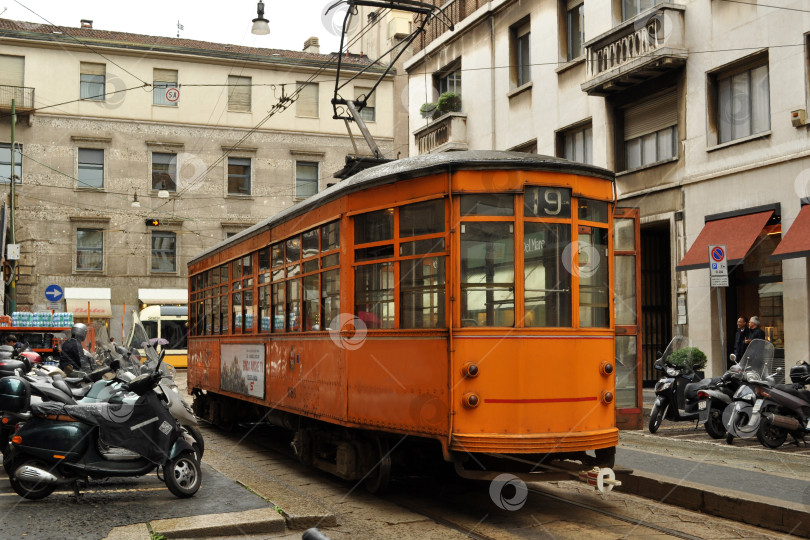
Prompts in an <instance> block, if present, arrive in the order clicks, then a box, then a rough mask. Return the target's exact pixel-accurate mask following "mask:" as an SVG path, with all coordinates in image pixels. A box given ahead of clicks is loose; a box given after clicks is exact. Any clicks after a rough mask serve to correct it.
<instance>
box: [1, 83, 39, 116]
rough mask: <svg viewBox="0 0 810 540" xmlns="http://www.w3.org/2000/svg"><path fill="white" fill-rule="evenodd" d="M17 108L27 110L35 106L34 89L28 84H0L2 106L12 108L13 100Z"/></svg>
mask: <svg viewBox="0 0 810 540" xmlns="http://www.w3.org/2000/svg"><path fill="white" fill-rule="evenodd" d="M12 99H13V100H14V102H15V103H14V104H15V106H16V108H17V110H18V111H19V110H23V111H24V110H27V109H33V108H34V89H33V88H29V87H26V86H7V85H0V107H2V108H3V109H11V100H12Z"/></svg>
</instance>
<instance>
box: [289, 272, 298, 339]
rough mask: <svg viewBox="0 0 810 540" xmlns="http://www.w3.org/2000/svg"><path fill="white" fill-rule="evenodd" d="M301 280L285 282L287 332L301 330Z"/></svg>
mask: <svg viewBox="0 0 810 540" xmlns="http://www.w3.org/2000/svg"><path fill="white" fill-rule="evenodd" d="M300 305H301V280H300V279H290V280H288V281H287V331H288V332H296V331H299V330H301V308H300Z"/></svg>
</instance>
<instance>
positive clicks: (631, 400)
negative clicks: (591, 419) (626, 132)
mask: <svg viewBox="0 0 810 540" xmlns="http://www.w3.org/2000/svg"><path fill="white" fill-rule="evenodd" d="M639 222H640V219H639V209H638V208H616V210H615V211H614V214H613V232H614V236H613V237H614V269H615V272H614V275H615V276H616V279H615V289H614V293H613V301H614V316H615V326H616V426H617V427H619V429H641V426H642V424H643V418H642V402H641V323H640V321H641V279H640V276H641V258H640V257H639V245H640V225H639Z"/></svg>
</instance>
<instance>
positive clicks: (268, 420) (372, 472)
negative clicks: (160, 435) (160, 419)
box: [194, 390, 621, 493]
mask: <svg viewBox="0 0 810 540" xmlns="http://www.w3.org/2000/svg"><path fill="white" fill-rule="evenodd" d="M194 395H195V399H194V412H195V414H196V415H197V416H198V417H199V418H201V419H204V420H206V421H208V422H210V423H212V424H214V425H217V426H219V427H223V428H226V429H232V428H234V427H235V426H236V425H238V424H254V425H255V424H267V425H273V426H278V427H281V428H283V429H285V430H288V431H290V432H291V434H292V438H291V441H290V447H291V449H292V452H293V454H294V455H295V456H296V458H297V459H298V460H299V461H300V462H301V463H303V464H305V465H310V466H313V467H315V468H317V469H320V470H323V471H325V472H328V473H330V474H333V475H335V476H337V477H339V478H342V479H344V480H350V481H358V482H362V483H363V485H364V486H365V488H366V489H367V490H368V491H370V492H371V493H381V492H384V491H385V490H386V489H387V488H388V486H389V483H390V481H391V478H392V476H394V474H395V473H397V474H403V475H412V474H427V473H431V472H437V471H441V470H442V469H443V468H444V469H446V468H447V467H446V466H447V465H448V464H447V463H445V462H438V461H439V460H437V459H436V456H437V455H438V454H439V451H440V450H439V443H438V441H436V440H435V439H429V438H425V437H423V436H421V435H420V436H410V435H405V434H392V433H385V432H377V431H373V430H363V429H356V428H347V427H343V426H339V425H335V424H332V423H329V422H325V421H321V420H317V419H313V418H308V417H306V416H302V415H297V414H293V413H288V412H286V411H280V410H277V409H269V408H267V407H264V406H262V405H258V404H254V403H248V402H245V401H241V400H238V399H234V398H231V397H228V396H223V395H220V394H215V393H212V392H207V393H206V392H202V391H200V390H195V391H194ZM449 456H450V461H451V464H452V466H453V467H454V469H455V474H457V475H459V476H461V477H462V478H467V479H470V480H478V481H492V480H494V479H496V478H497V477H498V476H499V475H502V474H504V473H509V474H511V475H513V476H514V477H516V478H520V479H521V480H523V481H524V482H554V481H568V480H579V481H581V482H585V483H587V484H589V485H591V486H593V487H595V488H596V489H598V490H599V491H602V492H608V491H611V490H612V489H613V487H615V486H618V485H621V482H619V481H617V480H616V479H615V474H614V472H613V470H612V469H611V467H613V465H614V460H615V456H616V447H608V448H601V449H598V450H595V451H593V452H591V453H588V452H565V453H548V454H505V453H504V454H500V453H469V452H458V451H451V452H449Z"/></svg>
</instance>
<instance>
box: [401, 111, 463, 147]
mask: <svg viewBox="0 0 810 540" xmlns="http://www.w3.org/2000/svg"><path fill="white" fill-rule="evenodd" d="M413 135H414V137H415V138H416V148H417V150H418V152H419V155H422V154H438V153H439V152H449V151H451V150H467V148H468V147H467V115H466V114H462V113H447V114H445V115H443V116H440V117H439V118H437V119H436V120H434V121H433V122H431V123H430V124H428V125H427V126H425V127H423V128H420V129H418V130H416V131H414V133H413Z"/></svg>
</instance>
